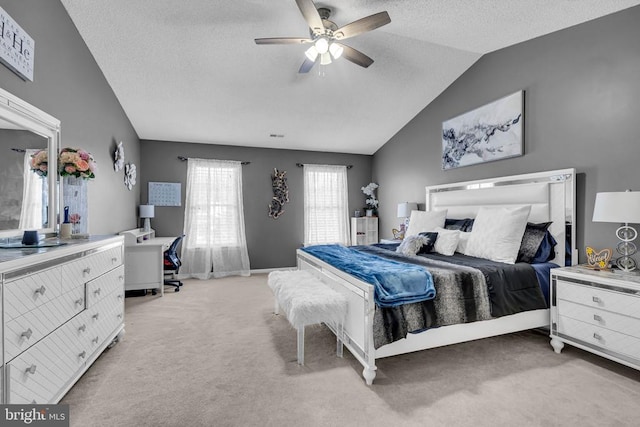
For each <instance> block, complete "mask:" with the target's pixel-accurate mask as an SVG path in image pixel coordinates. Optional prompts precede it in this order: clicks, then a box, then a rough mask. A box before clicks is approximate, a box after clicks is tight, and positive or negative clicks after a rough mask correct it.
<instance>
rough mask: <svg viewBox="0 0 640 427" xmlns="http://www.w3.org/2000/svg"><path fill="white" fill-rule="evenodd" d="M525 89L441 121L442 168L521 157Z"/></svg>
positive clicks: (522, 150)
mask: <svg viewBox="0 0 640 427" xmlns="http://www.w3.org/2000/svg"><path fill="white" fill-rule="evenodd" d="M523 99H524V91H519V92H516V93H514V94H511V95H508V96H505V97H504V98H501V99H498V100H497V101H494V102H491V103H489V104H487V105H484V106H482V107H480V108H477V109H475V110H473V111H469V112H468V113H465V114H462V115H460V116H458V117H454V118H453V119H450V120H447V121H445V122H443V123H442V169H443V170H446V169H453V168H457V167H461V166H469V165H474V164H478V163H484V162H491V161H494V160H500V159H506V158H509V157H517V156H522V154H523V152H524V149H523V148H524V146H523V137H522V135H523V127H524V126H523V121H524V117H523Z"/></svg>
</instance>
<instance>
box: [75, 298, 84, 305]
mask: <svg viewBox="0 0 640 427" xmlns="http://www.w3.org/2000/svg"><path fill="white" fill-rule="evenodd" d="M75 302H76V305H82V303H83V302H84V301H83V300H82V298H78V299H77V300H76V301H75Z"/></svg>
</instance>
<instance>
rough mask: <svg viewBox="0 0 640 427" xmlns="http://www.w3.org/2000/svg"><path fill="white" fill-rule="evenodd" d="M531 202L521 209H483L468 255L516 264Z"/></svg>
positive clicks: (474, 224)
mask: <svg viewBox="0 0 640 427" xmlns="http://www.w3.org/2000/svg"><path fill="white" fill-rule="evenodd" d="M529 212H531V205H526V206H522V207H518V208H480V210H479V211H478V215H477V216H476V219H475V221H474V222H473V229H472V230H471V236H469V243H467V249H466V252H465V255H470V256H474V257H478V258H485V259H489V260H491V261H497V262H504V263H507V264H515V262H516V258H517V257H518V250H519V249H520V243H521V242H522V236H523V235H524V230H525V228H526V227H527V219H528V218H529Z"/></svg>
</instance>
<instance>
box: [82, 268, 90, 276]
mask: <svg viewBox="0 0 640 427" xmlns="http://www.w3.org/2000/svg"><path fill="white" fill-rule="evenodd" d="M85 274H91V267H87V268H85V269H84V270H82V275H83V276H84V275H85Z"/></svg>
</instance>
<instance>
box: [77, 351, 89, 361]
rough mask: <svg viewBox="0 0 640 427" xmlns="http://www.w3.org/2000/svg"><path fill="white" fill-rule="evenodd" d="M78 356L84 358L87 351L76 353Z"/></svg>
mask: <svg viewBox="0 0 640 427" xmlns="http://www.w3.org/2000/svg"><path fill="white" fill-rule="evenodd" d="M78 357H79V358H81V359H84V358H85V357H87V352H86V351H83V352H82V353H80V354H78Z"/></svg>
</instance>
